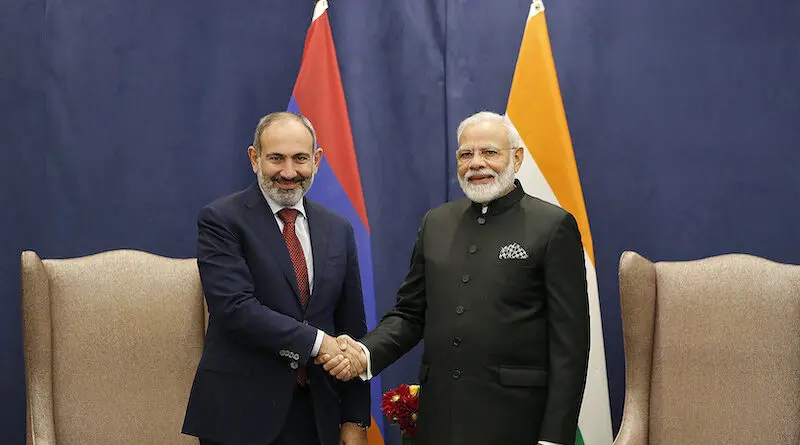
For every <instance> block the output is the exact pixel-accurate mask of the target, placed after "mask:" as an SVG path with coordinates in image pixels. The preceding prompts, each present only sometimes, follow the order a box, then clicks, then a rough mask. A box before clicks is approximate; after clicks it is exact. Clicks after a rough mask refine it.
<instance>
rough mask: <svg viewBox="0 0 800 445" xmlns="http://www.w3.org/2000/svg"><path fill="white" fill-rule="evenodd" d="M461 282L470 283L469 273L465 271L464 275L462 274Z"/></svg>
mask: <svg viewBox="0 0 800 445" xmlns="http://www.w3.org/2000/svg"><path fill="white" fill-rule="evenodd" d="M461 282H462V283H469V274H466V273H465V274H464V275H462V276H461Z"/></svg>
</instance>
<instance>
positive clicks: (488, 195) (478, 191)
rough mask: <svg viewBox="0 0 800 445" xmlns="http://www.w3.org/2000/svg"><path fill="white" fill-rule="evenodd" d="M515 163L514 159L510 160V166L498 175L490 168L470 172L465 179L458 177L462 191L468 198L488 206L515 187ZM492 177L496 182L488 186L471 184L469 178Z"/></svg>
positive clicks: (465, 175)
mask: <svg viewBox="0 0 800 445" xmlns="http://www.w3.org/2000/svg"><path fill="white" fill-rule="evenodd" d="M514 173H515V171H514V162H513V159H512V160H509V162H508V166H507V167H506V169H505V170H503V172H502V173H500V174H497V172H495V171H494V170H492V169H490V168H484V169H482V170H469V171H467V173H466V174H464V177H463V178H462V177H461V176H459V177H458V183H459V184H460V185H461V190H463V191H464V194H465V195H467V198H469V199H470V200H472V201H474V202H477V203H479V204H486V203H487V202H491V201H493V200H495V199H497V198H499V197H501V196H503V195H505V194H506V193H507V192H508V191H509V190H511V188H512V187H513V186H514ZM478 175H480V176H484V175H491V176H493V177H494V181H492V182H490V183H488V184H470V182H469V181H468V179H469V178H471V177H473V176H478Z"/></svg>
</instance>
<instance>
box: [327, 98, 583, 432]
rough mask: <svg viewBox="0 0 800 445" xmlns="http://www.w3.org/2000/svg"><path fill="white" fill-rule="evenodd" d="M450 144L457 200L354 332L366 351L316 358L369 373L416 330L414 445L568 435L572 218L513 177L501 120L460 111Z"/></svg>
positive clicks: (423, 230) (574, 331)
mask: <svg viewBox="0 0 800 445" xmlns="http://www.w3.org/2000/svg"><path fill="white" fill-rule="evenodd" d="M458 142H459V149H458V151H457V153H456V156H457V159H458V179H459V182H460V184H461V187H462V189H463V190H464V193H465V194H466V196H467V199H463V200H460V201H455V202H451V203H447V204H445V205H443V206H441V207H438V208H436V209H433V210H431V211H429V212H428V213H427V214H426V215H425V217H424V219H423V221H422V225H421V227H420V230H419V232H418V234H417V240H416V244H415V246H414V250H413V253H412V258H411V267H410V270H409V272H408V275H407V276H406V279H405V280H404V282H403V283H402V285H401V286H400V289H399V291H398V297H397V304H396V305H395V307H394V308H393V309H392V310H391V311H389V312H388V313H387V314H386V315H385V316H384V317H383V319H382V320H381V322H380V324H379V325H378V326H377V327H376V328H375V329H374V330H373V331H372V332H370V333H368V334H367V335H366V336H364V337H363V338H361V340H360V341H361V345H360V346H361V347H363V350H364V356H362V357H361V358H362V359H363V361H362V362H361V363H356V364H354V366H351V364H347V363H346V362H347V361H346V360H344V358H343V357H342V356H340V355H339V356H337V357H331V356H326V355H322V356H320V357H319V359H318V362H319V363H323V362H325V369H326V370H329V371H330V372H333V373H341V371H342V369H345V368H346V369H352V371H351V372H350V373H349V374H350V375H352V374H355V373H356V371H359V372H360V371H361V369H362V367H364V368H366V372H364V373H363V374H362V378H371V376H372V375H376V374H378V373H380V372H381V371H382V370H383V369H385V368H386V367H387V366H389V365H390V364H392V363H393V362H394V361H396V360H397V359H398V358H400V357H401V356H402V355H403V354H405V353H406V352H408V351H409V350H410V349H411V348H413V347H414V346H415V345H416V344H417V343H419V341H420V340H422V339H424V340H425V351H424V354H423V357H422V365H421V367H420V373H419V379H420V383H421V392H420V397H421V398H420V413H419V421H418V426H419V443H420V444H421V445H470V444H480V445H490V444H497V445H533V444H536V443H542V444H560V445H571V444H572V443H574V441H575V434H576V430H577V423H578V413H579V410H580V404H581V400H582V397H583V390H584V386H585V382H586V369H587V363H588V357H589V309H588V296H587V291H586V271H585V266H584V253H583V247H582V244H581V237H580V232H579V231H578V226H577V223H576V221H575V219H574V218H573V217H572V215H570V214H569V213H568V212H566V211H565V210H564V209H562V208H560V207H557V206H554V205H551V204H548V203H546V202H544V201H542V200H540V199H537V198H534V197H532V196H529V195H527V194H525V192H524V190H523V189H522V186H521V184H520V183H519V181H516V180H515V173H516V172H517V171H518V170H519V168H520V166H521V165H522V161H523V158H524V150H525V149H524V148H523V147H522V142H521V140H520V137H519V134H518V133H517V131H516V129H515V128H514V126H513V125H512V123H511V122H510V120H508V118H507V117H504V116H500V115H497V114H494V113H489V112H481V113H477V114H476V115H474V116H471V117H470V118H468V119H466V120H465V121H464V122H462V123H461V125H460V126H459V128H458ZM356 345H357V344H356ZM326 360H327V362H326Z"/></svg>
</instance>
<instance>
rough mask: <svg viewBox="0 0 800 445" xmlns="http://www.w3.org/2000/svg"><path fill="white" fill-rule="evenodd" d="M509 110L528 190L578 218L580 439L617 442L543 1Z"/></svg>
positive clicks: (591, 443) (528, 29)
mask: <svg viewBox="0 0 800 445" xmlns="http://www.w3.org/2000/svg"><path fill="white" fill-rule="evenodd" d="M506 114H507V115H508V117H509V118H510V119H511V121H512V122H513V123H514V126H515V127H516V128H517V130H519V133H520V136H522V141H523V142H524V144H525V146H526V150H525V159H524V161H523V162H522V167H521V168H520V170H519V172H518V173H517V177H518V179H519V180H520V182H521V183H522V186H523V188H524V189H525V191H526V192H527V193H530V194H531V195H534V196H536V197H538V198H540V199H544V200H545V201H548V202H551V203H553V204H556V205H558V206H561V207H562V208H564V209H566V210H567V211H568V212H570V213H572V215H573V216H574V217H575V219H576V220H577V221H578V227H579V228H580V231H581V237H582V239H583V251H584V258H585V261H586V279H587V283H588V291H589V314H590V316H591V335H592V341H591V351H590V352H589V372H588V376H587V382H586V392H585V394H584V398H583V407H582V408H581V413H580V417H579V419H578V438H577V440H576V444H581V445H583V444H585V445H608V444H611V442H612V437H611V413H610V408H609V401H608V380H607V377H606V359H605V351H604V347H603V326H602V323H601V320H600V300H599V297H598V292H597V274H596V271H595V267H594V250H593V248H592V234H591V232H590V231H589V219H588V217H587V216H586V205H585V204H584V202H583V192H582V190H581V181H580V178H579V177H578V168H577V165H576V164H575V155H574V153H573V151H572V141H571V140H570V136H569V128H568V127H567V117H566V115H565V114H564V105H563V104H562V102H561V91H560V90H559V88H558V79H557V77H556V68H555V64H554V63H553V54H552V51H551V49H550V37H549V36H548V34H547V24H546V23H545V17H544V4H543V3H542V2H541V1H540V0H534V1H533V3H532V4H531V9H530V12H529V14H528V22H527V24H526V26H525V34H524V36H523V38H522V45H521V47H520V50H519V56H518V58H517V67H516V70H515V71H514V80H513V82H512V84H511V93H510V95H509V98H508V109H507V111H506Z"/></svg>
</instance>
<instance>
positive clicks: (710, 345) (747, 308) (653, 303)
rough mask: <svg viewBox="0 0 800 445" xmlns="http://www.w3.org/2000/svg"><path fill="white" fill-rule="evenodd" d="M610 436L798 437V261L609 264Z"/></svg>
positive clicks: (638, 444)
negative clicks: (615, 324) (615, 382)
mask: <svg viewBox="0 0 800 445" xmlns="http://www.w3.org/2000/svg"><path fill="white" fill-rule="evenodd" d="M619 280H620V296H621V304H622V325H623V332H624V340H625V361H626V363H625V371H626V390H625V410H624V414H623V418H622V426H621V429H620V431H619V435H618V436H617V439H616V440H615V441H614V444H615V445H645V444H653V445H662V444H670V445H672V444H698V445H706V444H709V445H710V444H730V443H737V444H751V443H752V444H756V443H757V444H770V445H773V444H774V445H784V444H786V445H798V444H800V266H792V265H786V264H780V263H775V262H772V261H768V260H765V259H763V258H758V257H754V256H749V255H738V254H737V255H722V256H717V257H712V258H706V259H702V260H697V261H686V262H659V263H655V264H653V263H651V262H649V261H647V260H646V259H644V258H642V257H641V256H639V255H638V254H636V253H633V252H625V253H624V254H623V255H622V258H621V260H620V267H619Z"/></svg>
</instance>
